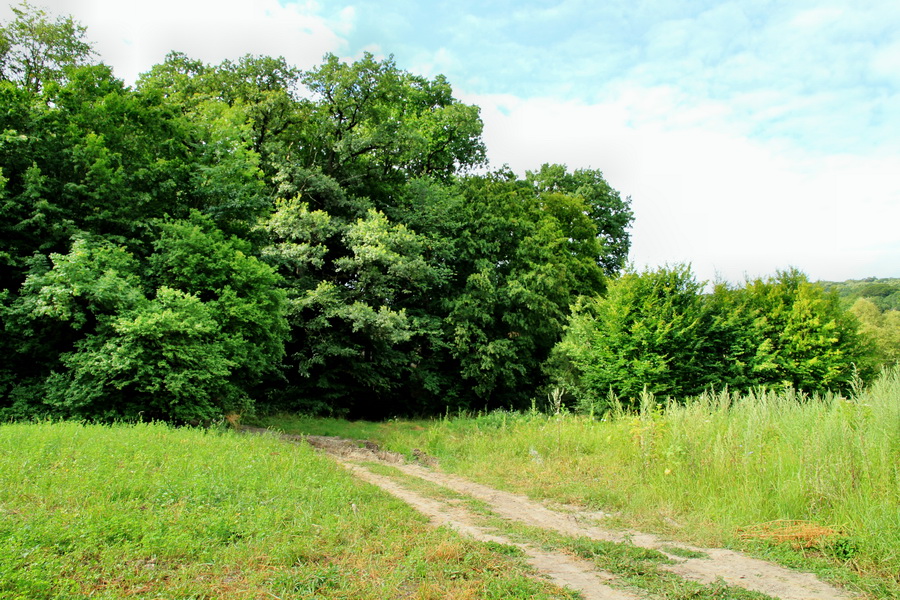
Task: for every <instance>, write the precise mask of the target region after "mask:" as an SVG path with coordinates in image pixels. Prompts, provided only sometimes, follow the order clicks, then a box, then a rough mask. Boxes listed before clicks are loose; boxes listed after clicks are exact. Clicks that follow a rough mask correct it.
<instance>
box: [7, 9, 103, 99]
mask: <svg viewBox="0 0 900 600" xmlns="http://www.w3.org/2000/svg"><path fill="white" fill-rule="evenodd" d="M12 11H13V14H15V19H14V20H13V21H12V22H11V23H6V24H3V25H0V81H12V82H14V83H17V84H19V85H21V86H22V87H23V88H24V89H26V90H29V91H31V92H34V93H38V92H40V91H41V89H42V88H43V87H44V86H46V85H47V84H48V83H50V82H57V83H62V82H65V81H66V79H67V78H68V74H67V69H68V68H70V67H75V66H81V65H87V64H90V62H91V60H92V57H93V55H94V51H93V49H92V48H91V45H90V44H89V43H88V42H86V41H85V39H84V37H85V31H86V30H85V28H84V27H83V26H82V25H80V24H78V23H77V22H76V21H74V20H73V19H72V17H58V18H57V19H56V20H55V21H50V20H49V17H48V15H47V13H46V12H44V11H43V10H40V9H37V8H35V7H34V6H32V5H31V4H29V3H28V2H23V3H22V4H20V5H19V6H18V7H15V6H14V7H12Z"/></svg>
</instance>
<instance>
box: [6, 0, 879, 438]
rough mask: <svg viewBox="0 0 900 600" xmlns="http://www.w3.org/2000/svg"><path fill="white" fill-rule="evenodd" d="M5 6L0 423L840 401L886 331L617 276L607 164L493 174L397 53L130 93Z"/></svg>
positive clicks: (184, 63) (255, 59) (65, 26)
mask: <svg viewBox="0 0 900 600" xmlns="http://www.w3.org/2000/svg"><path fill="white" fill-rule="evenodd" d="M14 15H15V16H14V19H13V20H12V21H11V22H10V23H4V24H2V25H0V106H2V107H3V110H2V111H0V327H2V331H3V335H2V337H0V352H2V353H3V355H4V357H5V361H4V363H3V364H2V365H0V418H27V417H34V416H39V415H50V416H54V417H78V418H85V419H98V420H110V419H122V418H125V419H139V418H146V419H151V418H152V419H166V420H171V421H176V422H184V423H196V422H209V421H211V420H214V419H216V418H218V417H220V416H221V415H223V414H224V413H226V412H228V411H238V412H241V411H244V412H246V411H252V410H297V411H307V412H316V413H323V414H340V415H349V416H355V417H370V418H377V417H386V416H391V415H397V414H417V415H424V414H437V413H444V412H445V411H447V410H457V409H484V408H497V407H502V408H523V407H527V406H530V405H531V403H532V401H533V398H534V397H535V396H536V395H537V394H539V393H540V394H542V393H543V390H544V389H545V388H546V387H547V386H550V385H555V384H560V385H564V386H566V387H567V388H568V389H570V390H571V391H573V393H575V394H576V395H578V396H579V397H580V398H581V399H582V400H585V401H588V402H593V403H597V402H600V399H601V398H604V397H605V396H606V394H607V393H608V392H609V391H610V390H612V391H613V392H614V393H615V394H618V395H621V396H623V397H629V398H630V397H634V396H635V395H637V394H639V393H640V392H641V391H642V390H643V389H645V387H646V389H648V390H650V391H652V392H654V393H657V394H661V395H671V396H675V397H684V396H689V395H691V394H695V393H697V392H698V391H701V390H703V389H705V388H706V387H707V386H713V385H719V386H721V385H729V386H735V387H746V386H751V385H759V384H762V385H779V386H781V385H791V386H796V387H803V388H805V389H808V390H810V391H817V390H824V389H832V388H833V389H840V388H842V387H845V386H846V385H849V383H850V382H851V380H852V377H853V376H854V373H859V372H865V368H864V367H866V365H867V364H868V365H869V366H871V365H872V364H874V363H872V361H871V360H870V362H869V363H865V361H864V360H863V358H864V357H865V356H869V357H870V358H871V356H872V354H871V348H870V347H869V346H867V345H866V342H865V340H866V339H869V338H871V337H872V336H873V335H876V333H877V332H881V331H882V330H883V329H884V328H885V323H893V320H892V315H887V316H884V317H881V316H878V317H877V318H876V317H875V316H872V315H871V314H870V313H872V311H871V310H870V309H869V307H867V306H860V307H859V308H858V310H855V312H856V313H857V314H859V316H860V319H861V320H862V321H863V322H864V329H865V328H868V329H867V330H866V331H869V333H866V334H865V335H868V336H869V338H866V337H865V336H864V337H859V336H858V334H857V330H856V327H857V325H856V321H855V320H854V318H853V317H852V316H850V315H849V314H848V313H847V312H846V311H845V310H843V308H842V307H841V306H840V305H839V303H838V301H837V299H836V298H835V297H834V296H831V295H828V294H826V293H825V292H824V291H823V290H822V289H821V288H820V287H819V286H816V285H814V284H811V283H810V282H808V281H807V280H806V278H805V276H803V275H802V274H800V273H798V272H793V271H788V272H784V273H779V274H778V275H777V276H776V277H775V278H774V279H770V280H759V281H754V282H748V283H747V284H746V286H745V287H744V288H742V289H731V288H728V287H727V286H719V287H718V288H717V289H716V290H715V292H714V293H712V294H703V293H701V289H702V287H703V286H702V284H699V283H697V282H696V281H694V279H693V276H692V274H691V273H690V270H689V269H688V268H686V267H673V268H665V269H661V270H658V271H647V272H644V273H638V272H635V271H634V270H632V269H628V268H626V261H627V257H628V251H629V247H630V241H631V240H630V234H629V229H630V226H631V223H632V221H633V219H634V215H633V212H632V210H631V201H630V199H629V198H622V197H621V196H620V194H619V193H618V192H617V191H616V190H614V189H613V188H612V187H611V186H610V185H609V183H608V182H607V181H606V180H605V178H604V177H603V173H602V172H601V171H599V170H595V169H584V168H582V169H576V170H574V171H571V170H569V169H568V168H567V167H566V166H565V165H558V164H549V163H548V164H544V165H542V166H541V167H540V168H539V169H537V170H535V171H529V172H527V173H526V174H525V175H524V177H520V176H517V175H516V174H515V173H513V172H511V171H510V170H509V169H508V168H501V169H494V170H489V168H488V165H487V164H486V149H485V146H484V143H483V140H482V137H481V135H482V131H483V124H482V121H481V117H480V113H479V109H478V107H477V106H473V105H469V104H466V103H464V102H461V101H460V100H458V99H457V98H455V97H454V95H453V89H452V87H451V85H450V83H449V82H448V81H447V80H446V78H444V77H443V76H440V75H439V76H436V77H434V78H428V77H423V76H419V75H415V74H412V73H409V72H407V71H404V70H403V69H401V68H399V67H398V66H397V63H396V62H395V61H394V59H393V57H388V58H385V59H379V58H377V57H376V56H374V55H372V54H368V53H367V54H365V55H363V56H362V57H361V58H359V59H358V60H356V61H353V62H346V61H342V60H340V59H339V58H337V57H336V56H334V55H327V56H325V57H324V59H323V62H322V63H321V64H320V65H318V66H316V67H314V68H312V69H309V70H302V69H298V68H296V67H294V66H291V65H289V64H287V63H286V61H285V60H284V58H282V57H270V56H252V55H246V56H243V57H240V58H238V59H236V60H226V61H223V62H222V63H220V64H206V63H204V62H203V61H200V60H197V59H195V58H192V57H189V56H187V55H185V54H182V53H178V52H172V53H170V54H169V55H168V56H167V57H166V58H165V60H164V61H163V62H162V63H161V64H159V65H156V66H154V67H152V68H151V69H150V70H149V71H148V72H147V73H145V74H143V75H142V76H141V77H140V79H139V80H138V82H137V84H136V85H135V86H134V87H128V86H126V85H124V83H123V82H122V81H121V80H119V79H118V78H116V76H115V75H114V73H113V72H112V70H111V69H110V68H109V67H108V66H107V65H104V64H103V63H102V62H99V61H96V60H95V55H94V52H93V50H92V48H91V46H90V44H89V43H88V42H87V38H86V31H85V29H84V27H82V26H81V25H80V24H78V23H76V22H75V21H73V20H72V19H71V18H70V17H60V18H54V17H51V16H49V15H47V14H46V13H44V12H43V11H41V10H38V9H35V8H34V7H32V6H30V5H29V4H22V5H21V6H20V7H18V8H15V9H14ZM870 291H871V293H872V294H875V295H876V296H877V297H878V298H882V299H889V298H891V297H892V296H891V290H888V289H886V288H885V289H882V288H877V287H873V288H872V290H870ZM872 332H876V333H872ZM864 333H865V332H864ZM877 335H881V333H877ZM891 335H892V334H884V335H881V337H880V338H878V339H882V338H883V339H884V340H893V338H892V337H891ZM876 337H877V336H876ZM885 344H887V346H884V344H883V346H884V348H883V351H882V353H881V354H880V355H879V356H880V357H881V358H880V359H879V360H882V361H887V360H889V359H891V357H894V356H895V354H896V353H893V350H891V349H890V348H892V346H890V344H893V342H892V341H888V342H885ZM889 346H890V347H889ZM867 353H868V354H867ZM861 357H863V358H861ZM866 368H868V367H866ZM854 369H856V371H854Z"/></svg>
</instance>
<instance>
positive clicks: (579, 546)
mask: <svg viewBox="0 0 900 600" xmlns="http://www.w3.org/2000/svg"><path fill="white" fill-rule="evenodd" d="M366 468H367V469H369V470H371V471H374V472H377V473H379V474H381V475H385V476H388V477H391V478H393V479H395V480H396V481H398V482H399V483H400V484H401V485H402V486H404V487H406V488H408V489H412V490H415V491H417V492H419V493H421V494H424V495H427V496H429V497H431V498H436V499H439V500H448V499H451V500H456V501H463V502H465V504H466V506H467V507H468V509H469V510H470V511H471V512H472V513H473V514H474V515H476V516H478V517H480V521H481V523H480V524H481V525H482V526H483V527H486V528H489V529H492V530H494V531H497V532H499V533H501V534H503V535H505V536H507V537H509V538H510V539H512V540H515V541H517V542H520V543H526V544H531V545H533V546H535V547H540V548H543V549H544V550H551V551H553V550H556V551H560V550H561V551H563V552H567V553H571V554H574V555H576V556H580V557H581V558H584V559H586V560H588V561H591V562H592V563H594V565H595V566H596V567H597V568H598V569H599V570H602V571H605V572H607V573H611V574H613V575H615V576H617V578H618V579H617V581H616V583H615V584H613V585H616V586H617V587H620V588H625V589H628V590H631V591H634V592H637V593H638V594H650V596H649V597H652V598H658V599H659V600H685V599H687V598H691V599H692V600H721V599H725V598H727V599H729V600H766V599H769V600H771V597H770V596H767V595H765V594H761V593H759V592H753V591H749V590H745V589H742V588H737V587H734V586H729V585H727V584H725V583H723V582H716V583H713V584H701V583H697V582H693V581H688V580H685V579H684V578H682V577H680V576H678V575H675V574H674V573H670V572H668V571H665V570H662V569H660V568H659V567H660V566H661V565H668V564H673V561H671V560H670V559H669V558H668V557H667V556H666V555H665V554H663V553H661V552H659V551H656V550H652V549H647V548H640V547H638V546H635V545H634V544H631V543H628V542H611V541H602V540H593V539H590V538H587V537H573V536H568V535H564V534H560V533H557V532H555V531H552V530H548V529H541V528H537V527H532V526H528V525H524V524H522V523H516V522H511V521H509V520H507V519H503V518H500V517H498V516H497V515H496V514H494V513H493V512H492V511H491V510H490V508H489V506H488V505H487V504H486V503H484V502H482V501H479V500H476V499H474V498H471V497H469V496H465V495H462V494H459V493H457V492H454V491H452V490H449V489H447V488H444V487H442V486H440V485H437V484H435V483H431V482H428V481H424V480H422V479H420V478H418V477H414V476H411V475H407V474H405V473H403V472H401V471H400V470H399V469H396V468H395V467H391V466H386V465H379V464H367V465H366ZM512 548H515V547H512ZM666 550H667V551H670V552H671V553H672V554H675V555H678V556H683V557H685V558H704V557H706V555H705V554H703V553H701V552H695V551H692V550H689V549H686V548H679V547H676V546H670V547H667V548H666Z"/></svg>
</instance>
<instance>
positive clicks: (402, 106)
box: [294, 53, 485, 216]
mask: <svg viewBox="0 0 900 600" xmlns="http://www.w3.org/2000/svg"><path fill="white" fill-rule="evenodd" d="M302 81H303V84H304V85H305V86H306V87H307V88H308V89H309V90H310V91H311V92H312V94H313V95H314V98H313V100H311V101H308V102H307V103H305V104H304V111H305V115H306V118H307V119H308V125H307V126H306V127H304V128H303V129H302V131H301V139H300V140H299V141H300V143H299V144H298V145H297V151H296V153H295V156H294V160H297V161H299V163H300V164H301V165H302V166H303V167H305V168H306V169H311V168H313V167H316V168H318V169H321V173H322V174H323V175H325V176H327V177H330V178H332V179H334V180H335V181H337V182H338V184H340V185H341V186H342V187H344V188H345V189H346V190H347V192H348V193H349V194H350V195H353V196H367V197H369V198H370V199H372V201H373V202H374V203H375V204H374V207H375V208H378V209H382V210H383V209H385V208H386V204H385V202H387V201H389V198H390V196H391V194H392V192H393V191H395V190H396V189H397V186H402V185H403V184H404V183H405V182H406V181H408V180H409V179H410V178H413V177H420V176H430V177H435V178H439V179H444V180H446V179H447V178H449V177H450V176H452V175H453V174H455V173H457V172H459V171H460V170H464V169H467V168H469V167H472V166H476V165H479V164H482V163H483V162H484V160H485V149H484V144H483V143H482V141H481V132H482V123H481V119H480V118H479V115H478V112H479V111H478V108H477V107H474V106H468V105H465V104H462V103H460V102H459V101H458V100H456V99H454V98H453V96H452V89H451V87H450V85H449V84H448V83H447V80H446V79H445V78H444V77H443V76H438V77H437V78H435V80H433V81H429V80H428V79H426V78H424V77H419V76H416V75H412V74H410V73H407V72H405V71H401V70H400V69H398V68H397V66H396V64H395V63H394V60H393V58H388V59H386V60H383V61H377V60H375V58H374V57H373V56H372V55H371V54H370V53H366V54H365V55H364V56H363V58H361V59H360V60H358V61H356V62H354V63H352V64H347V63H343V62H341V61H340V60H339V59H338V58H337V57H336V56H334V55H328V56H326V57H325V62H324V63H323V64H322V65H321V66H319V67H317V68H315V69H312V70H310V71H307V72H306V73H305V74H304V75H303V78H302ZM357 216H361V215H357Z"/></svg>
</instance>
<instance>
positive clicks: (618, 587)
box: [291, 436, 856, 600]
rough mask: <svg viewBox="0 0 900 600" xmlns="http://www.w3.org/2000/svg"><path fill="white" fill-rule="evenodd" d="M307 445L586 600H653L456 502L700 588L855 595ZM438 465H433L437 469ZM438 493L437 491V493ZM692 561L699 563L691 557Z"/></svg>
mask: <svg viewBox="0 0 900 600" xmlns="http://www.w3.org/2000/svg"><path fill="white" fill-rule="evenodd" d="M291 437H293V439H295V440H297V441H299V440H305V441H307V442H308V443H310V444H311V445H313V446H314V447H316V448H318V449H320V450H322V451H323V452H326V453H327V454H329V455H330V456H332V457H333V458H334V459H335V460H337V461H338V462H340V463H341V464H342V465H344V466H345V467H346V468H347V469H349V470H350V471H351V472H352V473H353V474H354V475H356V476H357V477H359V478H361V479H363V480H365V481H367V482H369V483H372V484H373V485H376V486H378V487H380V488H382V489H383V490H385V491H387V492H389V493H391V494H393V495H394V496H396V497H398V498H400V499H401V500H403V501H404V502H407V503H408V504H409V505H411V506H412V507H413V508H415V509H416V510H418V511H419V512H421V513H423V514H424V515H426V516H428V517H429V519H430V520H431V521H432V522H433V523H434V524H435V525H438V526H439V525H444V526H448V527H451V528H453V529H456V530H457V531H459V532H460V533H462V534H464V535H468V536H471V537H473V538H475V539H477V540H482V541H493V542H498V543H502V544H507V545H512V546H516V547H518V548H519V549H520V550H521V551H522V552H523V553H524V554H525V556H526V557H527V558H528V561H529V562H530V563H531V565H532V566H533V567H534V568H535V569H536V570H537V571H539V572H540V573H542V574H544V575H545V576H547V577H548V578H549V579H550V580H552V581H553V582H554V583H556V584H558V585H561V586H568V587H569V588H571V589H574V590H578V591H579V592H580V593H581V594H582V596H583V597H584V598H586V599H588V600H592V599H609V600H629V599H640V598H647V597H648V595H647V594H646V593H645V592H643V591H642V590H640V589H635V588H634V586H629V585H624V584H623V582H622V581H619V577H617V576H616V575H614V574H612V573H608V572H603V571H600V570H598V569H597V567H596V565H594V564H593V563H592V562H590V561H587V560H584V559H581V558H578V557H576V556H574V555H573V554H570V553H565V552H559V551H547V550H544V549H539V548H537V547H536V546H534V545H531V544H527V543H522V542H520V541H516V540H513V539H511V538H510V537H509V536H508V535H504V534H503V533H502V532H500V531H497V530H496V529H493V528H490V527H487V526H485V525H484V524H483V523H484V521H485V519H484V518H483V515H481V516H480V515H478V514H476V513H475V512H473V511H472V510H470V509H469V508H467V507H466V506H465V504H466V503H465V502H461V501H460V500H459V499H458V497H459V496H460V495H461V496H462V497H464V498H468V499H475V500H477V501H480V502H482V503H484V505H486V506H487V508H488V510H489V512H490V513H492V514H493V515H495V516H496V517H498V518H500V519H503V520H504V521H507V522H510V523H521V524H524V525H528V526H531V527H536V528H541V529H544V530H550V531H555V532H558V533H561V534H564V535H567V536H575V537H586V538H590V539H592V540H601V541H606V542H614V543H628V544H633V545H634V546H638V547H642V548H647V549H652V550H656V551H658V552H661V553H662V554H665V555H666V557H668V558H669V559H670V561H669V562H670V564H665V565H661V566H660V567H659V568H661V569H665V570H666V571H668V572H671V573H673V574H675V575H677V576H679V577H682V578H684V579H686V580H692V581H697V582H701V583H713V582H717V581H718V582H724V583H726V584H728V585H729V586H734V587H737V588H744V589H746V590H752V591H756V592H759V593H762V594H765V595H767V596H769V597H771V598H777V599H779V600H851V599H853V598H856V596H854V595H852V594H849V593H847V592H845V591H842V590H839V589H837V588H835V587H832V586H829V585H827V584H825V583H823V582H822V581H820V580H818V579H817V578H816V577H815V576H813V575H812V574H809V573H801V572H797V571H792V570H789V569H786V568H784V567H781V566H779V565H775V564H772V563H768V562H765V561H762V560H759V559H755V558H751V557H749V556H745V555H743V554H741V553H738V552H735V551H732V550H725V549H721V548H697V547H693V546H688V545H685V544H681V543H678V542H673V541H671V540H665V539H663V538H660V537H658V536H655V535H651V534H646V533H641V532H637V531H622V530H617V529H612V528H607V527H604V525H603V520H604V515H603V514H602V513H597V512H589V511H583V510H578V509H573V508H571V507H567V508H566V509H565V510H562V509H558V508H554V507H550V506H547V505H544V504H541V503H539V502H535V501H533V500H530V499H528V498H526V497H524V496H520V495H517V494H512V493H509V492H504V491H501V490H497V489H493V488H490V487H487V486H484V485H481V484H478V483H475V482H472V481H469V480H467V479H465V478H463V477H459V476H456V475H450V474H446V473H442V472H441V471H440V470H439V469H437V468H430V467H425V466H422V465H421V464H410V463H408V462H407V461H406V460H405V459H404V457H402V456H400V455H397V454H393V453H389V452H383V451H380V450H379V449H378V448H377V447H376V446H374V445H373V444H369V445H368V446H367V447H359V446H357V444H356V443H355V442H352V441H350V440H343V439H340V438H330V437H320V436H306V437H304V438H299V437H297V436H291ZM421 462H424V463H426V464H430V463H429V459H428V458H427V457H422V461H421ZM372 463H375V464H383V465H390V466H391V467H393V468H395V469H397V470H398V471H399V472H400V473H401V474H402V475H403V476H404V477H389V476H386V475H384V474H379V473H376V472H375V470H373V468H371V467H370V466H367V465H371V464H372ZM433 466H434V465H433V464H432V465H431V467H433ZM415 482H427V483H428V484H431V486H432V488H433V487H434V486H439V489H443V490H449V491H450V492H449V493H450V494H452V495H455V496H457V499H454V498H452V497H448V495H444V494H427V493H422V492H421V490H420V491H416V489H413V488H416V487H419V488H421V487H422V485H419V486H416V485H412V483H415ZM434 489H438V488H434ZM684 556H692V557H693V558H685V557H684Z"/></svg>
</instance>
